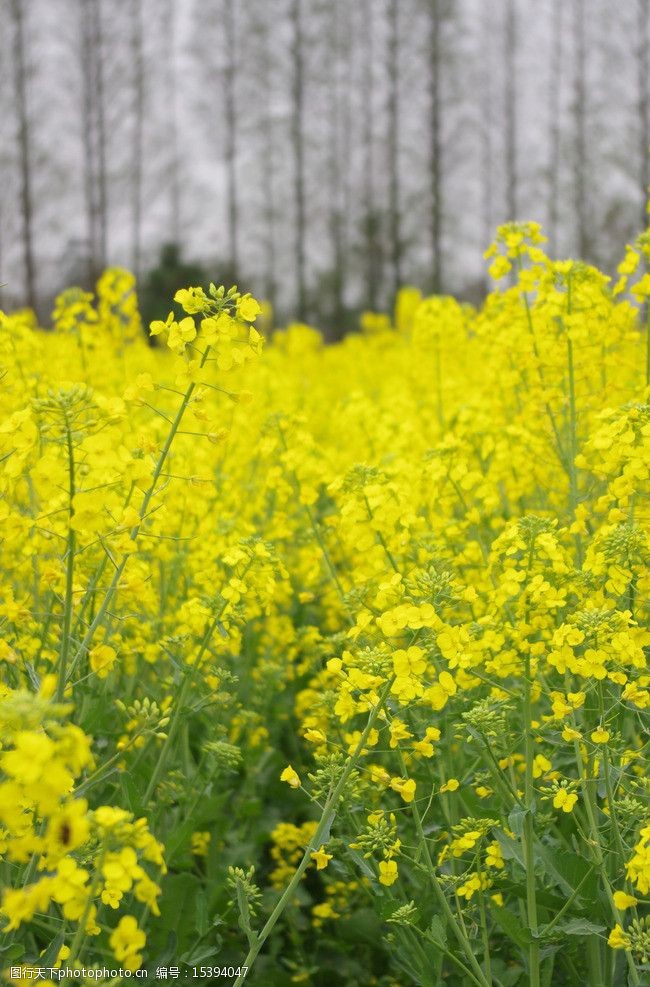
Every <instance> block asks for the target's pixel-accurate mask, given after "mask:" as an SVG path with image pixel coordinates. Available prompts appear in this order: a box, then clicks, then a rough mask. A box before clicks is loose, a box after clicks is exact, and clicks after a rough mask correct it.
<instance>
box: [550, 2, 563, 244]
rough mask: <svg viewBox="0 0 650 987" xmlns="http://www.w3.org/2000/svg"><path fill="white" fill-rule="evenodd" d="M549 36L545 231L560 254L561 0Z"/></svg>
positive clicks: (554, 10)
mask: <svg viewBox="0 0 650 987" xmlns="http://www.w3.org/2000/svg"><path fill="white" fill-rule="evenodd" d="M551 37H552V42H551V66H550V83H549V107H550V117H551V118H550V127H549V131H550V133H549V147H550V164H549V195H548V235H549V239H550V242H551V246H552V248H553V250H554V252H555V254H556V256H557V255H558V254H559V244H558V234H559V228H558V225H559V224H558V220H559V209H560V167H561V163H562V126H561V121H562V0H553V16H552V23H551Z"/></svg>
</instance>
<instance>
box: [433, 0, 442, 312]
mask: <svg viewBox="0 0 650 987" xmlns="http://www.w3.org/2000/svg"><path fill="white" fill-rule="evenodd" d="M430 14H431V38H430V51H431V60H430V113H431V248H432V270H431V279H432V288H433V292H434V294H439V293H440V291H441V289H442V134H441V108H442V103H441V98H440V56H441V45H440V33H441V31H440V29H441V11H440V0H431V6H430Z"/></svg>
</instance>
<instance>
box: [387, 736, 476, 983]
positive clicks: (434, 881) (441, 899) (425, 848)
mask: <svg viewBox="0 0 650 987" xmlns="http://www.w3.org/2000/svg"><path fill="white" fill-rule="evenodd" d="M399 762H400V771H401V773H402V775H403V776H404V777H405V778H408V771H407V768H406V763H405V761H404V755H403V754H402V752H401V751H399ZM411 812H412V814H413V820H414V822H415V828H416V830H417V834H418V839H419V845H420V847H421V849H422V852H423V854H424V860H425V864H426V868H427V870H428V872H429V877H430V878H431V886H432V888H433V892H434V894H435V896H436V900H437V902H438V904H439V905H440V908H441V909H442V911H443V912H444V915H445V918H446V920H447V922H448V923H449V925H450V926H451V929H452V931H453V933H454V936H455V937H456V940H457V942H458V944H459V946H460V947H461V949H462V950H463V952H464V954H465V956H466V957H467V961H468V963H469V965H470V967H471V969H472V970H473V972H474V975H475V976H476V979H477V980H478V982H479V983H480V984H481V987H490V982H489V981H488V980H487V979H486V977H485V974H484V973H483V970H482V969H481V966H480V964H479V962H478V960H477V959H476V956H475V955H474V950H473V949H472V944H471V943H470V941H469V939H468V937H467V934H466V933H465V932H464V930H463V929H462V928H461V926H460V924H459V923H458V922H457V921H456V916H455V915H454V913H453V911H452V910H451V906H450V904H449V902H448V901H447V896H446V895H445V892H444V891H443V889H442V887H441V886H440V881H439V879H438V875H437V874H436V869H435V867H434V864H433V860H432V859H431V854H430V853H429V844H428V842H427V837H426V834H425V832H424V826H423V825H422V816H421V815H420V810H419V809H418V807H417V803H416V802H412V803H411Z"/></svg>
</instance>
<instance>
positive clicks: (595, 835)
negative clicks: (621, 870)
mask: <svg viewBox="0 0 650 987" xmlns="http://www.w3.org/2000/svg"><path fill="white" fill-rule="evenodd" d="M573 725H574V727H575V724H573ZM573 748H574V753H575V758H576V765H577V768H578V775H579V776H580V787H581V790H582V797H583V802H584V807H585V813H586V815H587V821H588V823H589V835H590V836H591V852H592V857H593V860H594V864H595V865H596V869H597V870H598V873H599V875H600V879H601V881H602V882H603V887H604V888H605V892H606V894H607V898H608V901H609V907H610V911H611V914H612V918H613V920H614V924H617V923H618V924H619V925H621V926H622V925H623V920H622V918H621V914H620V912H619V910H618V908H617V907H616V905H615V903H614V893H613V891H612V886H611V884H610V882H609V877H608V876H607V868H606V866H605V858H604V855H603V848H602V846H601V843H600V833H599V830H598V823H597V822H596V816H595V814H594V806H593V805H592V792H591V785H590V784H589V779H588V778H587V776H586V772H585V766H584V764H583V761H582V754H581V751H580V745H579V743H578V741H574V743H573ZM625 957H626V959H627V965H628V969H629V972H630V980H631V982H632V983H633V984H634V987H640V984H641V981H640V980H639V975H638V973H637V969H636V964H635V962H634V957H633V956H632V953H631V951H630V950H629V949H626V950H625Z"/></svg>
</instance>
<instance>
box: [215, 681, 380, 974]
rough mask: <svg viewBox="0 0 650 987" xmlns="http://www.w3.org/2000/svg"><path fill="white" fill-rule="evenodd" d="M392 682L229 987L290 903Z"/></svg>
mask: <svg viewBox="0 0 650 987" xmlns="http://www.w3.org/2000/svg"><path fill="white" fill-rule="evenodd" d="M392 684H393V678H391V679H390V681H388V682H387V683H386V685H385V686H384V687H383V689H382V690H381V692H380V694H379V699H378V701H377V705H376V706H374V707H373V709H372V710H371V712H370V715H369V717H368V722H367V723H366V726H365V727H364V730H363V733H362V734H361V736H360V738H359V741H358V743H357V746H356V747H355V749H354V753H353V754H352V755H351V756H350V758H349V760H348V762H347V764H346V765H345V768H344V769H343V772H342V774H341V777H340V778H339V780H338V782H337V784H336V785H335V787H334V789H333V791H332V793H331V794H330V795H329V797H328V799H327V801H326V803H325V805H324V807H323V814H322V816H321V818H320V822H319V823H318V826H317V827H316V830H315V831H314V834H313V836H312V837H311V839H310V840H309V842H308V843H307V846H306V847H305V852H304V854H303V857H302V860H301V861H300V863H299V865H298V867H297V868H296V871H295V873H294V875H293V877H292V878H291V880H290V882H289V884H288V885H287V887H286V888H285V890H284V892H283V893H282V896H281V897H280V900H279V901H278V903H277V905H276V906H275V908H274V909H273V911H272V912H271V914H270V916H269V918H268V919H267V922H266V924H265V926H264V928H263V929H262V931H261V932H260V933H259V935H256V936H255V938H254V940H253V942H252V943H251V946H250V949H249V951H248V955H247V957H246V959H245V960H244V962H243V963H242V966H244V967H246V974H240V975H239V976H238V977H237V979H236V980H235V982H234V984H233V987H241V985H242V984H243V983H244V980H245V979H246V977H247V976H248V975H249V974H250V971H251V967H252V966H253V963H254V962H255V960H256V958H257V956H258V954H259V952H260V950H261V948H262V946H263V945H264V943H265V942H266V940H267V939H268V937H269V936H270V934H271V932H272V931H273V929H274V927H275V925H276V923H277V921H278V919H279V918H280V916H281V915H282V913H283V912H284V910H285V908H286V907H287V905H288V904H289V903H290V902H291V900H292V898H293V896H294V893H295V890H296V888H297V887H298V885H299V883H300V879H301V878H302V875H303V874H304V872H305V871H306V869H307V867H308V866H309V864H310V862H311V853H312V850H317V849H318V847H319V846H320V845H321V843H323V842H326V841H327V839H328V838H329V832H330V829H331V827H332V823H333V821H334V818H335V816H336V810H337V808H338V803H339V800H340V798H341V795H342V794H343V791H344V789H345V786H346V784H347V782H348V779H349V777H350V775H351V774H352V772H353V770H354V768H355V767H356V764H357V762H358V760H359V757H360V756H361V751H362V750H363V749H364V747H365V744H366V741H367V739H368V736H369V734H370V731H371V730H372V728H373V727H374V725H375V723H376V722H377V718H378V717H379V714H380V713H381V711H382V709H383V708H384V704H385V702H386V700H387V699H388V694H389V692H390V688H391V686H392Z"/></svg>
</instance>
